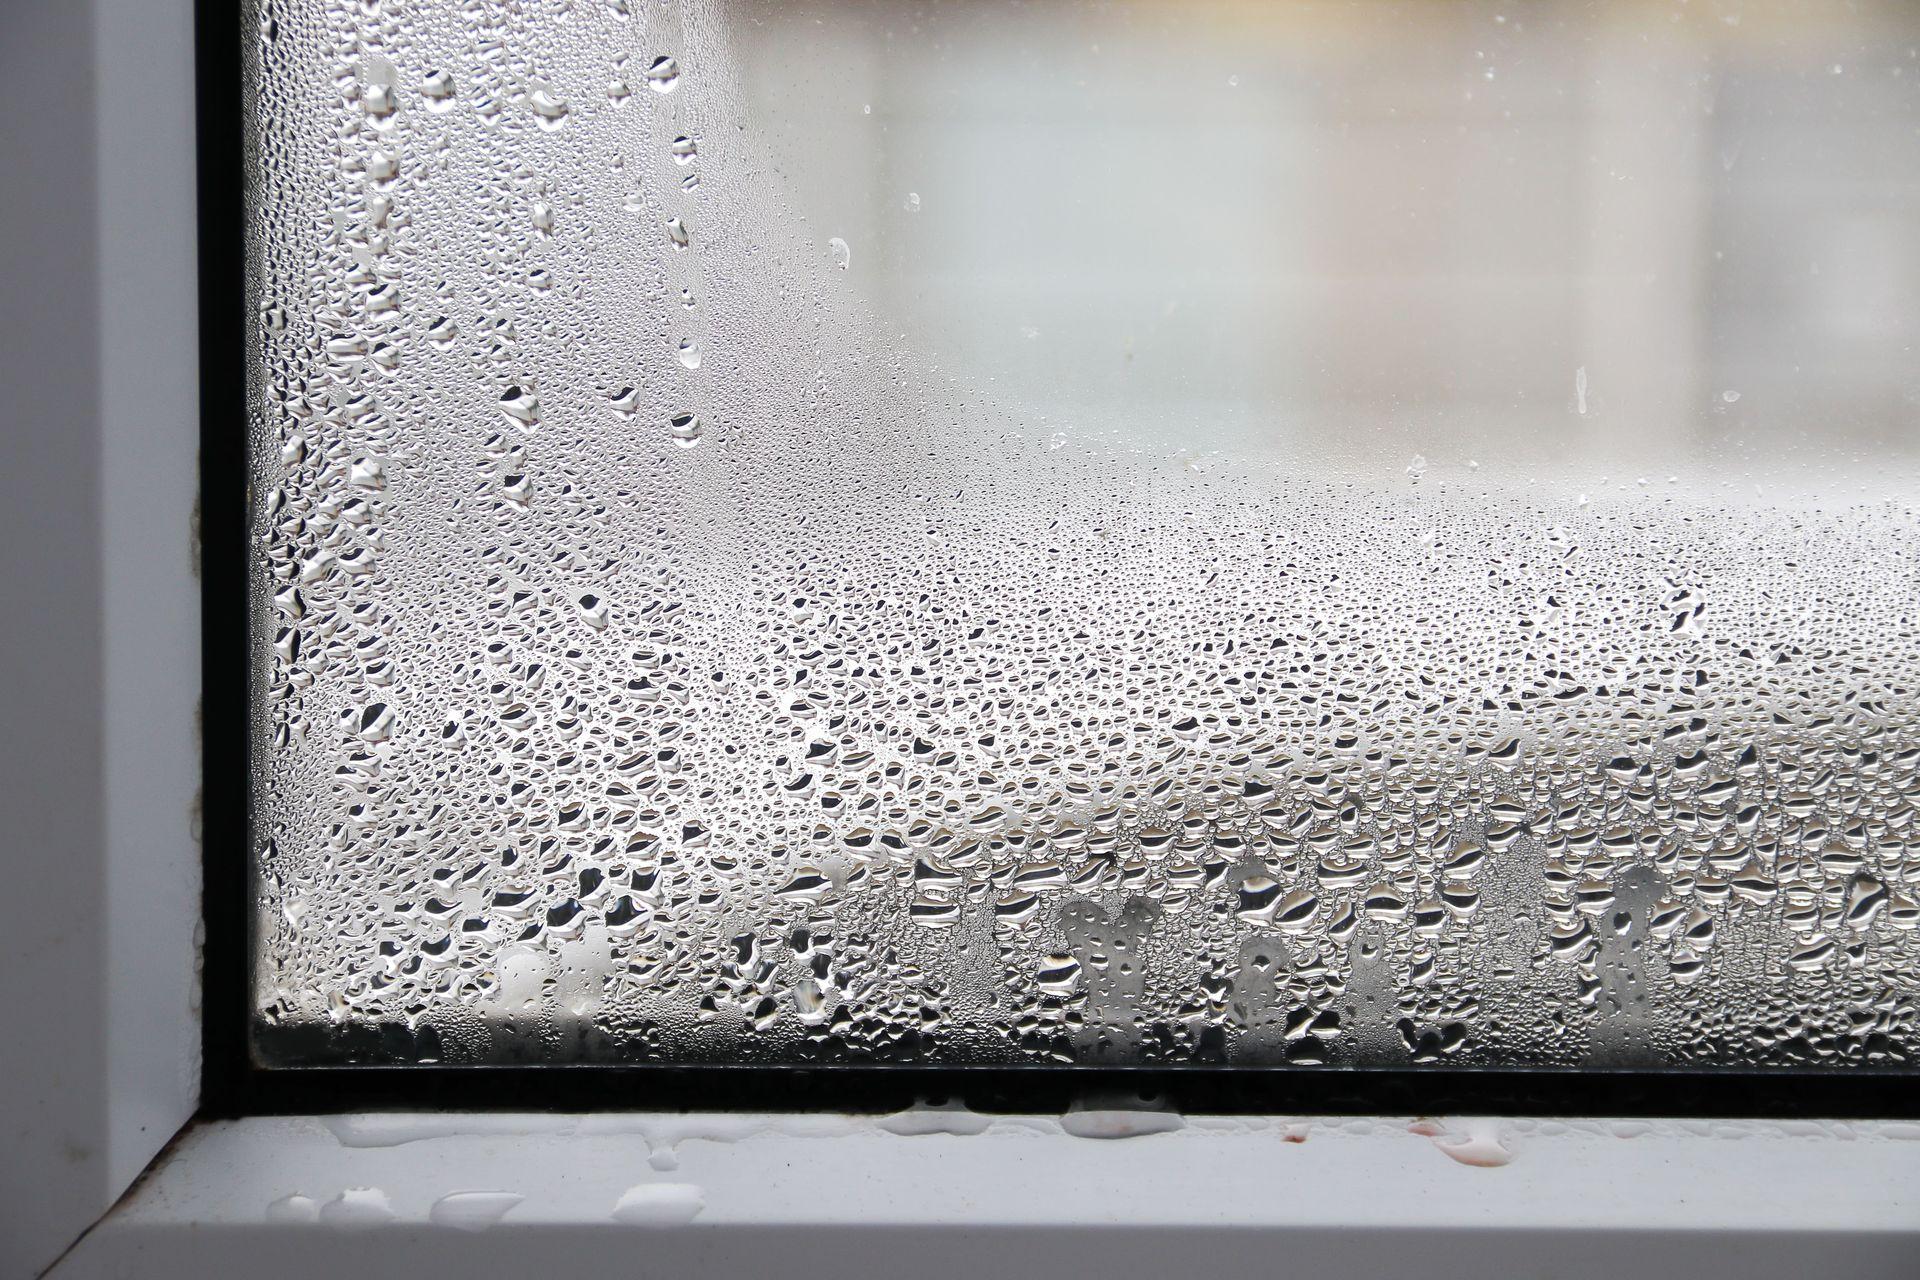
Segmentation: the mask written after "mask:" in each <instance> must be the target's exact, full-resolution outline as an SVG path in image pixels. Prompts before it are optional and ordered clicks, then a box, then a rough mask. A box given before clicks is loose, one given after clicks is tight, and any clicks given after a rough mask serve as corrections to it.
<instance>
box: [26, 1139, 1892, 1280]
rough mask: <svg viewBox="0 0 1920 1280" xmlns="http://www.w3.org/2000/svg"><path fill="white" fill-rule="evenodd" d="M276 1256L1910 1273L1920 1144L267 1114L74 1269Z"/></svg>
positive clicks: (195, 1143)
mask: <svg viewBox="0 0 1920 1280" xmlns="http://www.w3.org/2000/svg"><path fill="white" fill-rule="evenodd" d="M1140 1120H1144V1123H1140V1122H1139V1121H1140ZM1168 1123H1174V1124H1179V1125H1180V1127H1179V1128H1177V1129H1173V1130H1171V1131H1166V1132H1146V1133H1142V1134H1139V1135H1138V1136H1133V1137H1129V1138H1126V1139H1124V1140H1119V1141H1097V1140H1092V1139H1091V1138H1089V1137H1086V1136H1075V1134H1074V1133H1073V1132H1069V1131H1068V1130H1075V1131H1078V1132H1079V1133H1081V1134H1089V1133H1097V1132H1103V1131H1112V1130H1115V1129H1117V1130H1119V1131H1122V1132H1124V1131H1127V1130H1129V1129H1142V1128H1144V1129H1148V1130H1151V1129H1154V1128H1159V1127H1162V1126H1164V1125H1166V1124H1168ZM926 1130H934V1132H926ZM940 1130H961V1131H963V1132H940ZM302 1242H307V1243H305V1244H303V1243H302ZM269 1257H270V1258H271V1259H272V1262H273V1270H274V1273H275V1274H276V1275H277V1276H281V1277H286V1278H287V1280H299V1278H300V1277H306V1276H313V1277H321V1276H326V1277H335V1276H339V1275H342V1274H354V1273H355V1272H358V1273H361V1274H367V1275H402V1274H421V1273H422V1271H421V1269H422V1268H426V1267H431V1268H432V1270H433V1271H434V1272H436V1273H439V1274H461V1275H505V1274H515V1275H529V1274H540V1273H541V1272H542V1271H548V1270H550V1269H551V1268H552V1267H553V1266H554V1264H555V1263H556V1262H560V1263H562V1265H563V1267H564V1270H565V1272H566V1273H568V1274H598V1273H601V1272H600V1269H601V1268H606V1271H605V1272H604V1273H605V1274H621V1275H626V1274H662V1275H712V1276H745V1275H755V1274H775V1273H777V1274H779V1275H780V1276H781V1277H783V1280H800V1278H802V1277H807V1276H815V1275H818V1276H834V1277H844V1276H847V1275H880V1274H893V1273H896V1272H905V1273H909V1274H912V1275H914V1276H915V1277H916V1278H921V1277H928V1276H945V1275H953V1276H962V1275H964V1276H968V1277H971V1278H973V1280H977V1278H978V1277H979V1276H981V1275H983V1274H992V1273H993V1272H995V1271H1001V1272H1012V1273H1014V1274H1041V1273H1048V1274H1057V1275H1088V1274H1104V1275H1154V1276H1159V1277H1164V1276H1166V1275H1168V1274H1170V1269H1177V1268H1186V1267H1194V1266H1204V1267H1205V1268H1206V1269H1207V1270H1208V1271H1210V1272H1215V1273H1221V1272H1225V1273H1228V1274H1231V1273H1232V1272H1233V1271H1234V1270H1239V1269H1243V1268H1244V1269H1245V1270H1242V1271H1241V1273H1242V1274H1272V1273H1275V1272H1276V1271H1280V1272H1285V1273H1287V1274H1306V1273H1308V1272H1309V1271H1310V1269H1317V1268H1325V1269H1327V1270H1328V1271H1329V1272H1330V1273H1338V1274H1344V1275H1355V1276H1365V1275H1376V1274H1387V1273H1389V1272H1390V1271H1407V1272H1411V1273H1415V1274H1418V1275H1420V1276H1421V1277H1422V1280H1436V1278H1437V1277H1442V1276H1452V1275H1459V1276H1469V1275H1471V1276H1476V1277H1480V1276H1487V1275H1518V1274H1544V1273H1551V1274H1553V1275H1556V1276H1563V1277H1574V1276H1595V1277H1600V1276H1606V1277H1609V1280H1615V1278H1617V1277H1618V1275H1619V1274H1620V1273H1621V1268H1623V1267H1637V1268H1647V1267H1649V1266H1651V1269H1652V1270H1653V1271H1654V1272H1656V1273H1659V1274H1686V1273H1691V1274H1696V1275H1697V1274H1729V1275H1730V1274H1744V1275H1746V1276H1749V1277H1761V1276H1775V1275H1778V1276H1788V1275H1795V1276H1804V1275H1807V1274H1813V1273H1815V1272H1816V1271H1818V1272H1826V1273H1830V1274H1836V1275H1846V1276H1849V1277H1860V1276H1880V1275H1885V1276H1894V1275H1900V1276H1910V1275H1912V1274H1913V1272H1914V1260H1915V1258H1916V1257H1920V1124H1913V1123H1844V1124H1843V1123H1830V1122H1752V1121H1737V1122H1729V1121H1718V1122H1678V1121H1605V1120H1594V1121H1541V1120H1533V1121H1529V1120H1498V1121H1458V1120H1455V1121H1443V1122H1411V1121H1405V1120H1340V1119H1316V1120H1280V1119H1248V1118H1231V1117H1193V1118H1188V1119H1187V1120H1185V1121H1184V1122H1180V1121H1178V1120H1175V1119H1174V1118H1172V1117H1166V1116H1157V1117H1156V1116H1147V1117H1139V1118H1138V1119H1133V1120H1130V1119H1129V1117H1128V1116H1127V1115H1126V1114H1124V1113H1123V1114H1119V1115H1115V1114H1114V1113H1083V1114H1081V1115H1078V1116H1073V1117H1069V1118H1068V1119H1067V1122H1066V1124H1065V1126H1064V1127H1063V1122H1062V1121H1061V1120H1060V1119H1059V1118H1039V1117H999V1118H992V1119H989V1118H988V1117H985V1116H979V1115H975V1114H971V1113H967V1112H956V1111H940V1112H925V1111H923V1112H910V1113H905V1114H903V1115H900V1116H894V1117H878V1118H848V1117H841V1116H806V1115H788V1116H764V1115H752V1116H726V1115H704V1116H684V1115H680V1116H646V1115H616V1114H600V1115H589V1116H555V1115H476V1114H469V1115H366V1116H348V1117H276V1118H267V1117H256V1118H252V1119H247V1120H241V1121H235V1122H222V1123H214V1124H208V1125H204V1126H198V1127H196V1128H194V1129H193V1130H191V1131H190V1132H189V1133H188V1134H187V1135H186V1136H185V1137H184V1138H183V1140H182V1141H181V1143H180V1145H179V1146H178V1148H177V1149H176V1150H175V1151H174V1152H173V1153H172V1154H171V1155H170V1157H169V1158H168V1159H167V1160H166V1161H165V1162H164V1163H163V1164H162V1165H161V1166H160V1167H159V1168H158V1169H157V1170H156V1172H155V1173H154V1174H153V1175H152V1176H150V1177H149V1178H148V1179H147V1180H146V1181H145V1182H144V1183H142V1184H141V1185H139V1186H138V1187H136V1188H135V1190H134V1191H133V1192H132V1193H131V1194H130V1195H129V1197H128V1198H127V1199H126V1200H125V1201H124V1202H123V1203H122V1204H121V1205H120V1207H119V1208H117V1209H116V1210H115V1211H114V1212H113V1213H112V1214H110V1215H109V1216H108V1217H107V1218H106V1220H105V1221H103V1222H102V1223H101V1224H100V1225H99V1226H98V1227H97V1228H96V1229H95V1230H94V1231H93V1232H91V1233H90V1234H89V1235H88V1236H87V1237H86V1238H84V1239H83V1240H82V1241H81V1242H80V1243H79V1245H78V1246H77V1247H76V1248H75V1249H74V1250H73V1251H72V1253H71V1254H70V1255H69V1256H68V1257H67V1259H66V1260H65V1261H64V1262H63V1263H62V1265H61V1266H60V1267H58V1268H57V1269H56V1270H55V1271H54V1272H53V1275H55V1276H56V1277H58V1278H59V1280H78V1278H80V1277H91V1276H121V1275H140V1276H144V1277H169V1276H176V1275H177V1276H183V1277H184V1276H204V1275H240V1274H246V1273H247V1272H248V1271H250V1270H253V1269H257V1268H258V1267H259V1266H260V1265H261V1263H262V1260H263V1259H265V1258H269ZM1256 1269H1257V1270H1256Z"/></svg>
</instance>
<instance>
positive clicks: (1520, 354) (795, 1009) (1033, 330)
mask: <svg viewBox="0 0 1920 1280" xmlns="http://www.w3.org/2000/svg"><path fill="white" fill-rule="evenodd" d="M245 22H246V25H245V28H244V34H243V38H242V42H241V43H242V52H243V57H244V63H245V69H246V75H245V80H246V91H245V102H246V107H247V109H246V112H245V114H244V122H243V125H242V130H243V132H244V134H245V139H246V145H247V150H246V172H247V179H248V184H249V185H248V189H247V195H246V204H245V209H244V211H243V213H242V215H241V217H242V220H243V234H242V235H241V236H240V237H239V240H240V243H241V244H242V246H243V248H242V252H243V253H244V255H245V268H246V270H245V290H246V295H247V296H246V302H245V316H246V323H247V326H248V330H247V337H246V341H247V352H248V357H247V366H246V383H247V385H246V390H245V394H246V397H247V414H246V426H245V436H246V439H245V452H246V466H247V469H248V479H249V482H250V493H251V504H252V505H251V514H250V524H251V527H250V530H249V533H250V542H249V555H250V560H249V563H248V566H247V570H246V580H245V584H244V601H245V610H246V616H245V619H244V627H240V626H236V628H235V633H236V635H237V634H239V633H240V632H241V631H243V630H244V632H245V635H246V637H247V638H246V640H245V652H244V670H245V672H246V677H247V690H248V692H247V695H246V706H245V713H246V724H245V727H244V731H242V730H240V729H237V728H236V729H235V730H234V732H235V733H236V734H240V733H242V732H244V736H245V739H246V743H247V747H246V750H247V757H248V760H249V762H250V766H251V768H250V772H249V774H248V776H249V777H250V778H251V786H252V794H251V808H252V824H253V825H252V834H251V839H250V840H249V841H248V843H247V852H246V867H245V868H244V871H245V874H246V876H247V877H249V878H250V883H251V890H250V896H249V906H248V909H247V912H246V914H245V918H244V919H235V920H232V921H229V922H228V924H227V926H226V927H229V928H232V929H234V930H239V929H246V930H250V934H249V936H250V937H251V942H252V945H251V964H252V968H251V976H250V985H249V989H248V993H247V999H246V1002H245V1003H246V1016H245V1021H246V1024H247V1036H248V1041H249V1046H250V1052H251V1054H252V1059H253V1062H254V1064H255V1067H256V1068H257V1072H258V1074H261V1075H264V1076H267V1077H272V1076H274V1075H275V1074H276V1073H278V1074H281V1075H296V1074H298V1073H299V1072H300V1071H302V1070H303V1069H308V1068H315V1067H323V1066H355V1067H360V1068H367V1069H374V1068H379V1067H382V1066H387V1067H404V1068H408V1069H410V1070H418V1071H420V1072H421V1073H422V1074H421V1075H416V1077H415V1078H422V1077H423V1076H424V1075H425V1074H426V1073H428V1072H430V1070H431V1069H432V1068H435V1067H438V1068H443V1069H444V1068H460V1067H469V1066H502V1065H512V1064H518V1065H532V1064H573V1065H582V1064H596V1065H602V1066H610V1067H611V1066H628V1067H631V1066H659V1067H689V1068H690V1067H697V1066H701V1065H718V1064H726V1065H749V1066H761V1067H769V1068H774V1067H778V1068H788V1067H794V1066H807V1067H873V1068H887V1069H900V1070H903V1071H904V1070H907V1069H912V1070H918V1071H929V1070H946V1069H955V1068H1011V1067H1053V1068H1060V1069H1063V1070H1064V1069H1066V1068H1087V1067H1116V1068H1143V1067H1151V1068H1166V1069H1168V1070H1170V1071H1172V1070H1178V1071H1183V1072H1187V1073H1189V1074H1191V1073H1195V1072H1199V1073H1204V1071H1205V1069H1206V1068H1208V1067H1222V1066H1224V1067H1254V1068H1267V1069H1274V1070H1276V1071H1279V1072H1280V1073H1281V1074H1283V1075H1285V1076H1286V1078H1288V1079H1298V1078H1300V1077H1303V1076H1312V1075H1314V1074H1315V1073H1316V1072H1317V1071H1319V1069H1322V1068H1344V1069H1364V1070H1378V1069H1391V1070H1392V1071H1394V1072H1396V1073H1407V1074H1408V1075H1417V1073H1428V1074H1430V1075H1433V1076H1436V1077H1440V1078H1454V1079H1458V1078H1464V1077H1462V1072H1463V1071H1464V1070H1465V1069H1469V1068H1473V1069H1480V1070H1483V1071H1484V1070H1498V1071H1510V1072H1511V1071H1531V1070H1536V1069H1549V1068H1563V1069H1575V1070H1577V1071H1578V1072H1581V1073H1591V1072H1616V1071H1630V1072H1633V1071H1637V1072H1650V1071H1655V1070H1664V1069H1667V1068H1674V1067H1683V1068H1688V1069H1690V1070H1697V1071H1699V1072H1701V1073H1709V1074H1710V1073H1714V1072H1720V1073H1730V1074H1735V1075H1739V1076H1740V1077H1741V1078H1745V1077H1746V1074H1747V1073H1750V1072H1753V1071H1756V1070H1766V1071H1774V1072H1779V1073H1786V1072H1800V1071H1804V1070H1805V1069H1808V1068H1840V1067H1844V1068H1846V1069H1847V1071H1848V1072H1849V1075H1848V1077H1847V1079H1848V1081H1849V1083H1848V1084H1847V1085H1846V1086H1845V1087H1847V1088H1855V1087H1865V1086H1864V1085H1863V1084H1856V1083H1853V1082H1854V1081H1855V1079H1856V1078H1857V1077H1860V1076H1862V1075H1865V1074H1869V1073H1878V1074H1881V1075H1884V1074H1886V1073H1888V1072H1895V1073H1897V1072H1898V1071H1900V1070H1901V1069H1903V1068H1905V1067H1907V1066H1908V1064H1909V1063H1910V1061H1911V1059H1912V1056H1913V1054H1914V1053H1915V1052H1916V1051H1920V1028H1917V1027H1916V1026H1915V999H1916V995H1920V988H1917V987H1916V980H1915V977H1914V974H1915V971H1916V964H1920V939H1917V938H1916V933H1915V929H1916V926H1920V901H1917V900H1916V899H1917V898H1920V880H1917V879H1916V878H1917V877H1920V832H1916V831H1915V829H1914V827H1913V823H1912V819H1913V800H1914V796H1915V794H1916V774H1917V772H1920V722H1917V721H1916V712H1917V711H1920V703H1916V697H1917V696H1920V694H1917V692H1916V690H1917V689H1920V637H1916V620H1915V589H1916V584H1917V582H1920V579H1916V570H1915V559H1914V556H1915V550H1916V538H1915V533H1914V523H1913V514H1914V513H1913V508H1912V504H1911V495H1912V493H1913V492H1914V489H1913V481H1914V478H1915V461H1916V439H1917V438H1920V437H1916V434H1915V426H1916V413H1917V412H1920V410H1916V404H1920V400H1917V399H1916V397H1920V383H1917V382H1916V381H1915V376H1914V372H1913V370H1914V366H1913V361H1912V351H1913V344H1914V340H1915V336H1916V334H1915V329H1916V325H1920V311H1916V309H1915V307H1914V306H1913V298H1914V296H1915V294H1914V290H1915V287H1916V285H1920V216H1916V215H1920V208H1916V205H1917V204H1920V184H1917V183H1916V178H1917V177H1920V173H1917V172H1916V169H1915V158H1914V152H1913V147H1912V138H1913V128H1914V125H1915V123H1916V120H1920V102H1917V101H1916V98H1915V94H1916V92H1920V85H1917V83H1916V82H1920V60H1916V55H1915V53H1914V49H1915V47H1916V45H1920V13H1916V12H1915V11H1913V10H1912V9H1911V8H1909V7H1907V6H1904V5H1900V4H1895V3H1888V4H1880V5H1872V4H1870V5H1855V6H1842V5H1838V4H1834V5H1816V6H1810V7H1809V6H1781V7H1778V8H1775V7H1771V6H1764V5H1763V6H1748V7H1745V8H1743V9H1741V10H1740V11H1739V12H1737V13H1736V12H1734V11H1732V10H1728V11H1726V12H1724V13H1721V12H1710V11H1707V10H1705V9H1702V10H1700V11H1698V12H1695V11H1692V10H1686V9H1683V10H1679V11H1674V10H1671V9H1669V8H1668V7H1664V6H1652V5H1637V4H1627V5H1621V6H1609V7H1607V8H1605V9H1599V10H1596V9H1592V8H1590V7H1587V6H1576V5H1548V6H1538V7H1528V8H1525V9H1516V10H1514V11H1512V12H1507V11H1506V10H1504V9H1503V8H1501V7H1499V6H1491V5H1460V6H1447V7H1434V6H1426V5H1393V4H1378V5H1359V6H1351V7H1339V8H1332V9H1322V8H1307V7H1292V6H1260V5H1240V4H1228V3H1220V4H1204V5H1187V4H1180V5H1173V4H1153V3H1137V4H1114V5H1074V6H1061V7H1047V8H1034V9H1028V8H1020V7H1007V8H1004V9H1003V8H1002V7H1000V6H997V5H980V6H961V7H940V6H923V5H918V4H912V3H907V2H905V0H900V2H898V3H883V4H874V5H841V4H833V5H807V4H800V5H758V4H733V3H714V4H692V5H686V6H671V7H670V6H662V5H656V4H641V3H638V2H637V0H636V3H633V4H631V5H628V4H626V3H622V2H619V0H615V2H613V3H595V4H588V3H562V2H560V0H554V2H553V3H547V4H528V5H492V4H456V3H452V2H451V0H449V2H448V3H444V4H422V5H419V6H416V7H414V8H413V9H411V10H408V11H406V13H405V14H404V15H402V14H399V13H397V12H389V11H387V10H385V9H373V8H368V7H362V6H335V5H322V4H318V3H311V2H308V0H260V2H259V3H256V4H254V5H251V6H249V12H248V15H247V17H246V20H245ZM348 1074H351V1073H348ZM404 1074H405V1073H404V1072H402V1075H404ZM1215 1074H1216V1075H1217V1074H1218V1073H1215ZM1320 1074H1321V1075H1325V1074H1327V1073H1325V1072H1320ZM1349 1074H1351V1072H1349ZM1270 1075H1271V1073H1270ZM379 1078H380V1079H383V1080H391V1079H394V1078H395V1077H394V1076H393V1075H392V1074H391V1073H388V1074H384V1075H380V1076H379ZM1574 1078H1575V1079H1576V1081H1577V1080H1581V1079H1591V1078H1592V1077H1590V1076H1588V1075H1584V1074H1582V1075H1578V1076H1576V1077H1574ZM1782 1079H1784V1075H1783V1076H1782ZM396 1087H402V1088H404V1087H405V1086H404V1085H401V1086H396ZM1342 1087H1347V1086H1344V1085H1343V1086H1342ZM1421 1087H1425V1086H1421ZM1664 1096H1671V1095H1660V1094H1655V1095H1653V1097H1654V1099H1655V1101H1653V1102H1651V1103H1649V1104H1648V1105H1659V1102H1658V1101H1657V1100H1658V1099H1659V1098H1661V1097H1664ZM1775 1096H1781V1095H1775ZM1874 1096H1884V1095H1874Z"/></svg>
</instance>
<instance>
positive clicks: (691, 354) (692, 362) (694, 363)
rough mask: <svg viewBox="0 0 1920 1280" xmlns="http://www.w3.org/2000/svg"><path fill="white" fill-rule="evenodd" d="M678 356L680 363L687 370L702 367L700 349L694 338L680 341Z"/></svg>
mask: <svg viewBox="0 0 1920 1280" xmlns="http://www.w3.org/2000/svg"><path fill="white" fill-rule="evenodd" d="M677 354H678V355H679V357H680V363H681V364H682V365H684V366H686V367H687V368H689V369H698V368H699V367H700V347H699V344H697V343H696V342H694V340H693V339H692V338H682V339H680V347H679V350H678V352H677Z"/></svg>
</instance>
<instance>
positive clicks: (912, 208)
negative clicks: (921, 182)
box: [902, 191, 920, 213]
mask: <svg viewBox="0 0 1920 1280" xmlns="http://www.w3.org/2000/svg"><path fill="white" fill-rule="evenodd" d="M902 207H903V208H905V209H906V211H907V212H908V213H918V212H920V193H919V192H918V191H909V192H907V198H906V200H905V201H904V202H903V204H902Z"/></svg>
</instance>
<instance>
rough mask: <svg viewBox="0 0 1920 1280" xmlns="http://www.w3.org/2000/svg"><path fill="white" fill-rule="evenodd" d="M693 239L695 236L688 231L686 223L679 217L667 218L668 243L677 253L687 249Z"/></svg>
mask: <svg viewBox="0 0 1920 1280" xmlns="http://www.w3.org/2000/svg"><path fill="white" fill-rule="evenodd" d="M692 239H693V237H692V236H691V235H689V234H688V232H687V224H686V223H684V222H682V221H681V220H680V219H678V218H668V219H667V243H669V244H671V245H672V246H673V248H674V251H675V252H676V253H677V252H679V251H680V250H682V249H685V248H686V247H687V245H688V244H690V243H691V242H692Z"/></svg>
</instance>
